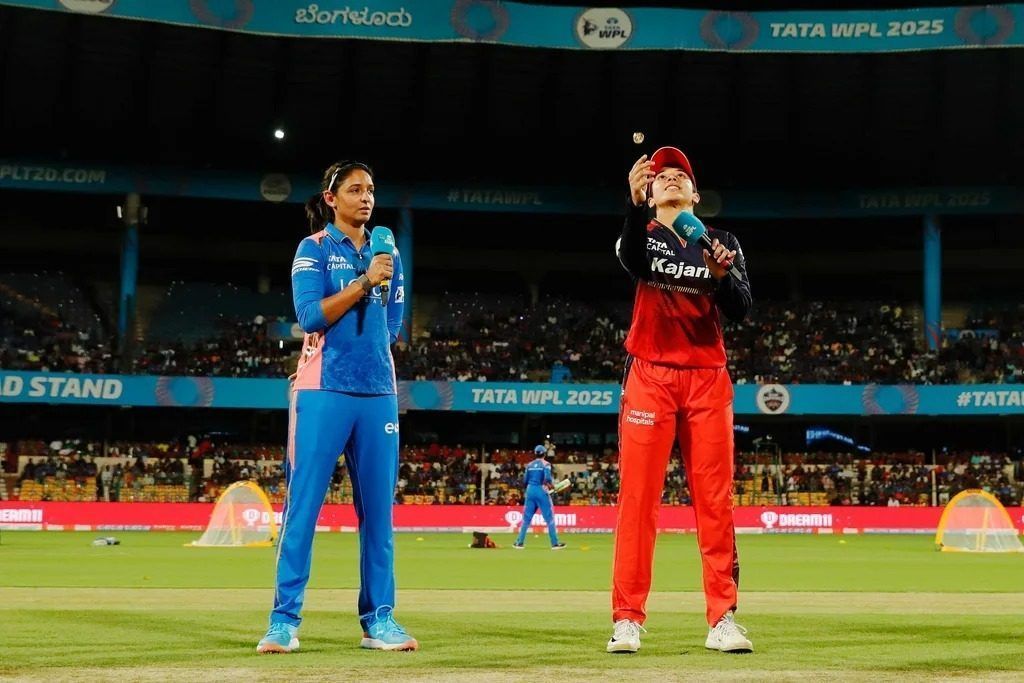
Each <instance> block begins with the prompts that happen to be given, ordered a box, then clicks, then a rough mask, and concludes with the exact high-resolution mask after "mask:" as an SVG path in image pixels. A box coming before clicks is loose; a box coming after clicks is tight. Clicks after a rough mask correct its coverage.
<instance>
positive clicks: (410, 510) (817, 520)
mask: <svg viewBox="0 0 1024 683" xmlns="http://www.w3.org/2000/svg"><path fill="white" fill-rule="evenodd" d="M237 508H238V509H237V511H236V514H238V524H239V525H243V526H247V527H255V526H260V527H263V526H266V525H267V524H269V521H270V520H269V517H270V513H269V512H267V511H266V510H263V509H261V508H260V507H259V506H257V505H251V506H244V505H242V506H237ZM250 508H251V509H250ZM212 510H213V504H211V503H54V502H29V501H2V502H0V529H3V530H15V529H25V530H52V531H114V530H122V531H130V530H139V531H202V530H203V529H205V528H206V525H207V523H208V522H209V519H210V513H211V512H212ZM942 510H943V508H941V507H892V508H890V507H785V506H777V507H738V508H736V509H735V520H736V530H737V532H738V533H812V534H815V533H816V534H833V533H834V534H858V533H934V532H935V529H936V527H937V526H938V523H939V518H940V517H941V516H942ZM1007 512H1008V513H1009V515H1010V518H1011V519H1012V520H1013V524H1014V525H1015V526H1016V527H1017V529H1018V531H1024V508H1019V507H1011V508H1007ZM274 516H275V518H276V521H277V522H278V523H280V517H281V511H280V506H275V512H274ZM615 516H616V508H615V507H612V506H584V505H580V506H575V505H573V506H559V507H556V508H555V517H556V523H557V524H558V527H559V530H560V531H567V532H571V533H572V532H575V533H587V532H594V533H601V532H610V531H612V530H613V529H614V528H615ZM522 519H523V514H522V509H521V508H519V507H508V506H490V505H396V506H395V508H394V525H395V530H396V531H420V532H431V531H437V532H441V531H455V532H467V531H474V530H478V531H489V532H492V533H501V532H506V531H510V530H512V529H518V527H519V525H520V524H521V523H522ZM543 524H544V521H543V519H541V517H540V515H535V516H534V518H533V519H532V520H531V526H532V527H538V528H539V527H542V526H543ZM356 527H357V521H356V516H355V512H354V510H353V508H352V506H351V505H325V506H324V507H323V509H322V510H321V512H320V518H319V519H318V521H317V530H318V531H324V532H339V531H354V530H355V529H356ZM696 528H697V524H696V519H695V517H694V513H693V508H692V507H662V508H661V511H660V512H659V514H658V529H659V530H660V531H662V532H669V533H671V532H678V533H692V532H694V531H696Z"/></svg>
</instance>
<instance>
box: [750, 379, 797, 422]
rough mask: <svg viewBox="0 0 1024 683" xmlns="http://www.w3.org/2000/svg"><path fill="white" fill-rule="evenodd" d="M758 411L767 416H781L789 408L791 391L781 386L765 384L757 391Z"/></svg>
mask: <svg viewBox="0 0 1024 683" xmlns="http://www.w3.org/2000/svg"><path fill="white" fill-rule="evenodd" d="M756 402H757V409H758V410H760V411H761V412H762V413H764V414H766V415H780V414H782V413H784V412H786V410H787V409H788V408H789V389H787V388H786V387H784V386H782V385H781V384H765V385H764V386H762V387H761V388H760V389H758V390H757V399H756Z"/></svg>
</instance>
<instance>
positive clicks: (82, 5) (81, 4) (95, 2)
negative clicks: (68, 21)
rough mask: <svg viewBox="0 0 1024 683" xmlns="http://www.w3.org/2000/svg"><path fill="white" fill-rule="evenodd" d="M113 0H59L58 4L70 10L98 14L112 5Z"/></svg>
mask: <svg viewBox="0 0 1024 683" xmlns="http://www.w3.org/2000/svg"><path fill="white" fill-rule="evenodd" d="M114 1H115V0H60V4H61V5H62V6H63V7H64V8H65V9H68V10H71V11H72V12H81V13H82V14H100V13H101V12H106V11H107V10H108V9H110V8H111V7H113V6H114Z"/></svg>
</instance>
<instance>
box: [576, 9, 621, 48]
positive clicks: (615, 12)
mask: <svg viewBox="0 0 1024 683" xmlns="http://www.w3.org/2000/svg"><path fill="white" fill-rule="evenodd" d="M632 35H633V20H632V19H630V18H629V15H628V14H626V13H625V12H624V11H622V10H621V9H618V8H617V7H607V8H602V7H591V8H590V9H588V10H584V11H583V12H582V13H581V14H580V15H579V17H577V18H576V37H577V38H579V41H580V42H581V43H583V44H584V45H586V46H587V47H592V48H597V49H613V48H617V47H621V46H622V45H624V44H625V43H626V41H628V40H629V39H630V37H631V36H632Z"/></svg>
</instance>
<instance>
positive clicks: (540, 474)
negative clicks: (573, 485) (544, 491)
mask: <svg viewBox="0 0 1024 683" xmlns="http://www.w3.org/2000/svg"><path fill="white" fill-rule="evenodd" d="M523 481H525V482H526V485H527V486H543V485H544V484H551V483H554V479H553V478H552V476H551V463H549V462H548V461H547V460H545V459H544V458H537V459H536V460H534V461H533V462H531V463H530V464H529V465H527V466H526V470H525V471H524V472H523Z"/></svg>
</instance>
